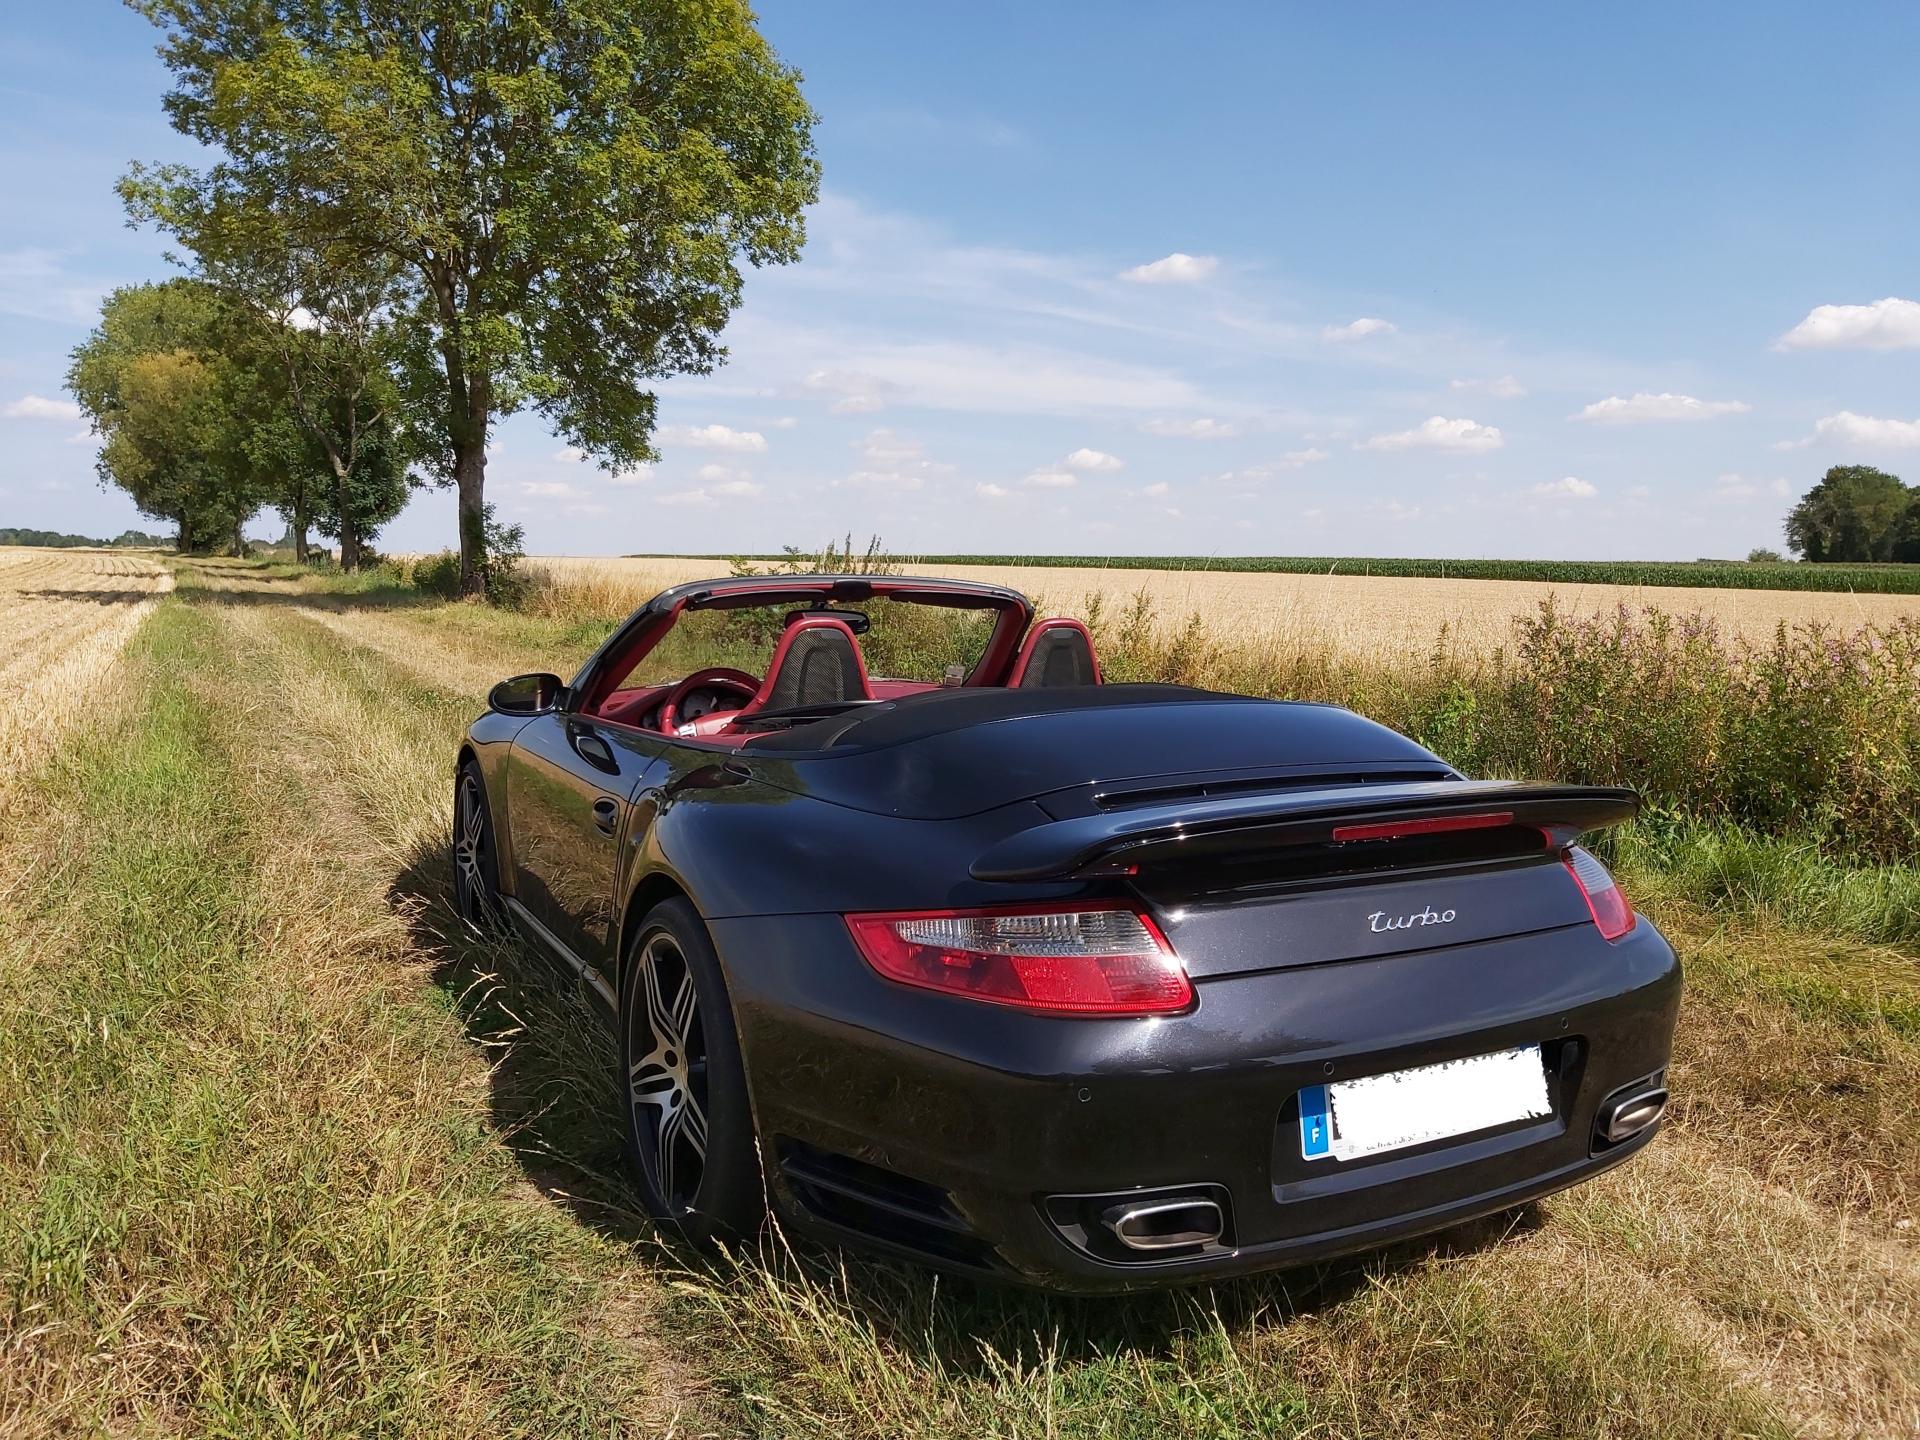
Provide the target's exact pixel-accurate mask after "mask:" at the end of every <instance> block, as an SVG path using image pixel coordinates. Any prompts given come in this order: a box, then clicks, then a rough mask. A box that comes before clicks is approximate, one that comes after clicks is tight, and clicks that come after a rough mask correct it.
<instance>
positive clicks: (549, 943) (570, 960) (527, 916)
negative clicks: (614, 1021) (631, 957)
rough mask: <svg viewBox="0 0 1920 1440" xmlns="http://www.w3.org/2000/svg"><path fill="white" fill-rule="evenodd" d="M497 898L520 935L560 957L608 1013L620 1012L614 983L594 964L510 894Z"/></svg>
mask: <svg viewBox="0 0 1920 1440" xmlns="http://www.w3.org/2000/svg"><path fill="white" fill-rule="evenodd" d="M500 898H501V900H502V901H503V902H504V903H505V905H506V907H507V913H508V914H509V915H511V916H512V917H513V923H514V925H515V926H516V927H517V928H518V929H519V931H520V933H521V934H522V935H525V936H526V937H527V938H528V939H530V940H533V941H536V942H537V943H538V944H539V945H540V946H541V947H542V948H544V949H545V950H546V951H548V953H550V954H552V955H553V956H555V957H556V958H557V959H559V960H560V961H561V963H563V964H564V965H565V966H566V967H567V968H568V969H569V970H571V971H572V972H573V974H574V978H575V979H577V980H579V982H580V983H581V984H582V985H585V986H586V987H587V988H588V989H589V990H591V991H592V992H593V993H594V995H595V996H596V997H597V998H598V999H599V1001H600V1003H601V1004H602V1005H605V1006H606V1007H607V1011H608V1013H609V1014H616V1015H617V1014H618V1013H619V1011H620V1002H619V1000H618V998H617V997H616V996H615V995H614V993H613V987H612V986H611V985H609V984H608V983H607V981H606V977H605V976H603V975H602V974H601V973H600V972H599V971H598V970H596V969H594V968H593V966H591V965H589V964H587V962H586V961H584V960H582V959H581V958H580V957H579V956H578V955H576V954H574V953H573V950H572V947H570V946H569V945H568V944H567V943H566V942H565V941H564V940H562V939H561V938H560V937H559V936H558V935H556V934H554V933H553V932H552V931H551V930H549V929H547V927H546V926H544V925H542V924H541V923H540V922H539V921H538V920H536V919H535V918H534V915H533V912H532V911H531V910H529V909H527V907H526V906H524V905H522V904H521V903H520V902H519V901H518V900H516V899H515V898H514V897H513V896H511V895H503V896H501V897H500Z"/></svg>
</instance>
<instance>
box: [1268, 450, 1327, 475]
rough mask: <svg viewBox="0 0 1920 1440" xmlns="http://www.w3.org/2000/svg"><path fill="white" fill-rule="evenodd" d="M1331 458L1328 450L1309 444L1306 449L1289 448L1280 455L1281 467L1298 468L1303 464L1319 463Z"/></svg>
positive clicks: (1284, 468)
mask: <svg viewBox="0 0 1920 1440" xmlns="http://www.w3.org/2000/svg"><path fill="white" fill-rule="evenodd" d="M1328 458H1330V457H1329V456H1328V454H1327V452H1326V451H1324V450H1321V449H1318V448H1315V447H1312V446H1309V447H1308V448H1307V449H1305V450H1289V451H1287V453H1286V454H1284V455H1282V456H1281V457H1280V468H1281V469H1283V470H1298V469H1300V468H1301V466H1303V465H1317V464H1319V463H1320V462H1321V461H1322V460H1326V459H1328Z"/></svg>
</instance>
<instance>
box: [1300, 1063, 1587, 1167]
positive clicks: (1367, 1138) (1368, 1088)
mask: <svg viewBox="0 0 1920 1440" xmlns="http://www.w3.org/2000/svg"><path fill="white" fill-rule="evenodd" d="M1552 1111H1553V1106H1552V1104H1551V1103H1550V1102H1549V1101H1548V1099H1547V1072H1546V1068H1545V1067H1544V1066H1543V1065H1542V1064H1541V1063H1540V1047H1539V1046H1538V1045H1518V1046H1515V1047H1514V1048H1513V1049H1511V1050H1502V1051H1500V1052H1499V1053H1498V1054H1494V1055H1475V1056H1473V1057H1471V1058H1470V1059H1466V1060H1447V1061H1444V1062H1442V1063H1441V1064H1439V1065H1422V1066H1420V1067H1418V1068H1417V1069H1413V1070H1395V1071H1393V1072H1391V1073H1390V1074H1386V1075H1369V1076H1367V1077H1366V1078H1365V1079H1362V1080H1340V1081H1336V1082H1335V1083H1333V1084H1331V1085H1309V1086H1307V1088H1306V1089H1304V1090H1302V1091H1301V1092H1300V1153H1301V1155H1303V1156H1304V1157H1305V1158H1307V1159H1308V1160H1353V1159H1356V1158H1358V1157H1359V1156H1362V1155H1377V1154H1379V1153H1380V1152H1381V1151H1382V1150H1398V1149H1400V1148H1401V1147H1403V1146H1407V1145H1423V1144H1425V1143H1426V1142H1427V1141H1429V1140H1444V1139H1447V1138H1448V1137H1449V1136H1453V1135H1468V1134H1471V1133H1472V1132H1474V1131H1475V1130H1490V1129H1492V1128H1493V1127H1494V1126H1496V1125H1506V1124H1509V1123H1511V1122H1512V1121H1515V1120H1529V1119H1537V1118H1538V1117H1540V1116H1543V1115H1549V1114H1551V1113H1552Z"/></svg>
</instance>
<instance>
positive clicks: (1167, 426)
mask: <svg viewBox="0 0 1920 1440" xmlns="http://www.w3.org/2000/svg"><path fill="white" fill-rule="evenodd" d="M1140 428H1141V429H1142V430H1144V431H1146V432H1147V434H1149V435H1172V436H1177V437H1179V438H1180V439H1183V440H1230V439H1232V438H1233V437H1234V436H1235V435H1238V434H1239V433H1240V427H1239V426H1238V425H1234V424H1230V423H1229V422H1227V421H1225V420H1215V419H1214V418H1213V417H1212V416H1201V417H1199V418H1198V419H1194V420H1171V419H1166V418H1156V419H1152V420H1143V421H1141V422H1140Z"/></svg>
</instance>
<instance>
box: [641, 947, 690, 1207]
mask: <svg viewBox="0 0 1920 1440" xmlns="http://www.w3.org/2000/svg"><path fill="white" fill-rule="evenodd" d="M633 963H634V965H635V967H636V973H635V976H634V980H635V987H634V989H635V993H636V995H637V996H638V998H639V999H640V1001H641V1003H640V1004H639V1005H636V1006H634V1007H633V1008H632V1010H631V1011H630V1013H629V1014H628V1016H627V1025H628V1027H629V1030H630V1039H629V1041H628V1049H627V1053H628V1054H629V1055H637V1056H638V1057H639V1058H638V1059H636V1060H633V1061H632V1062H631V1064H630V1066H629V1068H628V1072H627V1095H628V1098H629V1099H630V1100H631V1101H632V1103H633V1110H634V1116H633V1121H634V1134H635V1137H636V1138H637V1139H638V1140H639V1142H640V1161H641V1164H642V1165H643V1166H645V1167H646V1168H647V1170H648V1171H649V1173H650V1176H651V1178H652V1180H653V1183H654V1185H655V1186H656V1187H657V1188H658V1190H659V1192H660V1195H661V1198H662V1199H664V1200H665V1201H666V1203H667V1205H668V1207H669V1208H670V1209H671V1210H672V1211H674V1212H675V1213H676V1214H679V1213H683V1212H685V1211H688V1210H691V1209H692V1208H693V1199H694V1196H695V1195H696V1194H698V1193H699V1189H700V1177H701V1173H702V1171H704V1170H705V1169H706V1164H707V1041H706V1036H705V1034H704V1033H703V1031H702V1026H701V1023H700V1022H701V1016H700V999H699V995H698V993H697V992H696V991H695V989H694V986H693V972H692V970H691V969H690V968H689V967H688V965H687V957H686V956H685V955H683V954H682V953H681V952H680V947H679V946H678V945H676V944H675V943H674V940H673V937H672V936H671V935H670V934H668V933H667V932H666V931H665V930H660V931H656V932H655V933H654V934H652V935H651V936H649V937H648V938H647V942H646V944H645V945H644V946H642V947H641V950H640V953H639V954H638V955H636V956H635V957H634V962H633Z"/></svg>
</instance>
